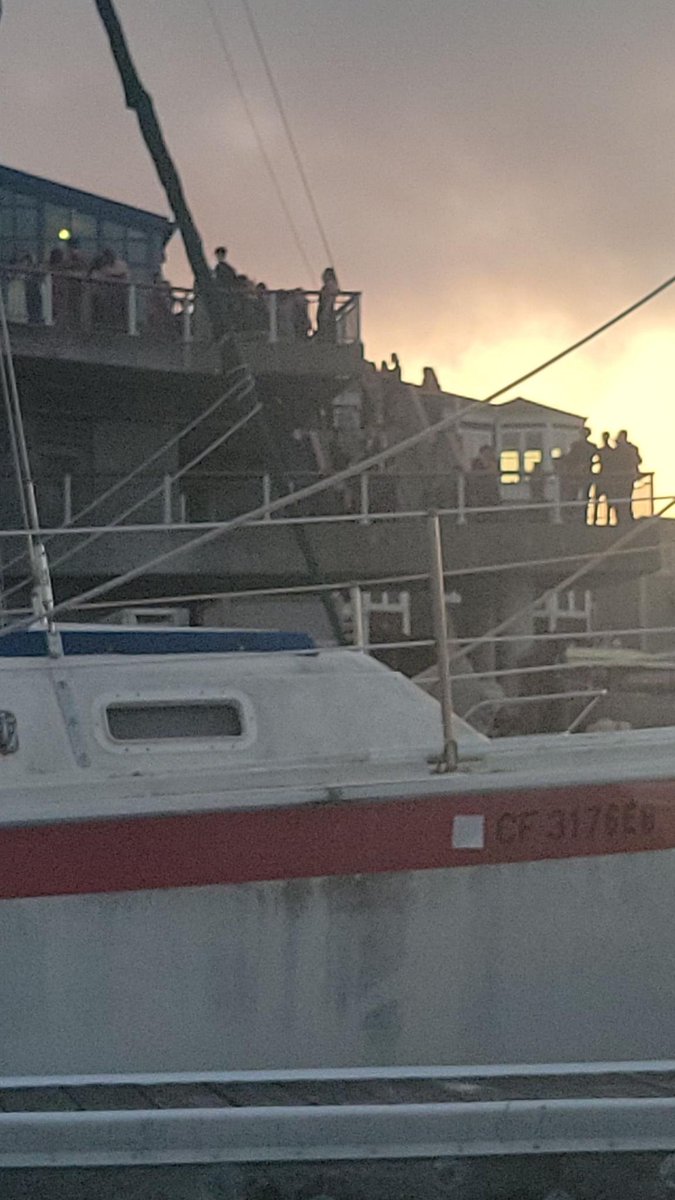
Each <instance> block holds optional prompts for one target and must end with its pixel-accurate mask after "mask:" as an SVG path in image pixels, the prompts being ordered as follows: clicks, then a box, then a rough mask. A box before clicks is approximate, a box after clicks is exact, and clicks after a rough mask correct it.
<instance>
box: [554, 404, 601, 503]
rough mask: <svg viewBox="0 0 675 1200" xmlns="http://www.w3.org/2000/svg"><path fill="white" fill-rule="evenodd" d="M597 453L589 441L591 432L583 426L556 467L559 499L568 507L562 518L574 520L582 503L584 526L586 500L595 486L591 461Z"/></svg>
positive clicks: (596, 448) (595, 447)
mask: <svg viewBox="0 0 675 1200" xmlns="http://www.w3.org/2000/svg"><path fill="white" fill-rule="evenodd" d="M597 452H598V447H597V446H596V445H595V443H594V442H592V441H591V431H590V429H588V428H587V427H586V426H585V425H584V427H583V429H581V430H580V432H579V436H578V437H577V438H576V440H575V441H574V442H572V445H571V446H570V448H569V450H568V451H567V454H565V455H564V456H563V457H562V458H561V459H559V460H558V462H559V464H560V465H559V467H558V470H559V474H560V499H561V501H562V502H563V505H567V506H568V507H565V508H563V516H564V517H565V518H567V519H568V520H574V518H575V517H576V515H577V513H578V512H579V507H576V505H578V503H579V501H584V502H585V503H584V504H583V506H581V519H582V521H583V522H584V525H585V524H586V520H587V514H588V500H589V497H590V494H591V489H592V488H593V486H594V484H595V477H594V475H593V460H594V458H595V456H596V454H597Z"/></svg>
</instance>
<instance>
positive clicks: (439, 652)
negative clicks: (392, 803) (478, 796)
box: [427, 512, 457, 774]
mask: <svg viewBox="0 0 675 1200" xmlns="http://www.w3.org/2000/svg"><path fill="white" fill-rule="evenodd" d="M427 536H428V540H429V583H430V586H431V612H432V616H433V629H434V641H435V643H436V658H437V662H438V680H439V698H440V702H441V721H442V725H443V753H442V754H441V757H440V758H439V760H438V763H437V767H436V769H437V771H438V773H439V774H447V773H448V772H450V771H456V770H457V743H456V741H455V738H454V731H453V727H452V685H451V683H450V655H449V654H448V615H447V611H446V607H445V579H444V576H443V545H442V542H441V522H440V517H439V515H438V513H437V512H432V513H429V516H428V517H427Z"/></svg>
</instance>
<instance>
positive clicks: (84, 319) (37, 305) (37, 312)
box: [0, 265, 361, 346]
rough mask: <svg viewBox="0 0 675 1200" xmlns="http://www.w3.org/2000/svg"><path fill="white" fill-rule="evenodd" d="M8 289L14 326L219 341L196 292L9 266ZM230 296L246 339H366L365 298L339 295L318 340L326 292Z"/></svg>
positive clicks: (5, 273)
mask: <svg viewBox="0 0 675 1200" xmlns="http://www.w3.org/2000/svg"><path fill="white" fill-rule="evenodd" d="M0 286H1V287H2V289H3V295H4V298H5V304H6V307H7V316H8V320H9V322H10V324H16V325H31V326H47V327H56V328H57V329H63V330H64V331H68V332H71V333H80V334H82V335H85V336H92V335H94V334H98V333H104V334H111V333H112V334H114V333H118V334H126V335H127V336H128V337H151V338H154V339H157V340H164V341H179V342H185V343H190V342H193V341H194V342H210V341H212V336H211V327H210V323H209V320H208V316H207V313H206V309H205V307H204V305H203V303H202V302H201V301H200V299H199V296H198V294H197V293H196V292H195V291H194V289H192V288H181V287H173V286H171V285H170V284H169V283H160V284H145V283H137V282H134V281H129V280H127V279H115V278H106V277H104V276H101V277H98V276H96V275H95V274H91V275H88V274H86V273H84V272H79V273H78V272H74V271H67V270H62V271H44V270H41V269H38V268H31V267H16V266H6V265H2V266H0ZM222 297H223V310H224V313H225V315H226V317H227V320H228V323H229V325H230V327H231V328H232V329H233V331H234V332H235V333H236V334H237V335H238V336H239V337H241V338H243V339H244V340H251V341H256V340H258V341H263V342H267V343H272V344H274V343H277V342H308V341H314V340H316V341H317V343H318V344H322V345H328V344H330V343H331V342H332V343H333V344H335V345H339V346H347V345H355V344H357V343H359V342H360V340H361V293H360V292H340V293H339V295H338V297H337V299H336V303H335V323H334V327H332V329H331V333H330V335H329V336H327V335H326V332H325V330H324V331H323V333H322V334H321V336H319V335H318V334H317V319H316V315H317V308H318V302H319V292H318V291H303V290H302V289H300V288H296V289H294V290H292V291H291V290H283V289H281V290H274V291H265V292H262V293H260V292H254V291H249V290H245V289H242V290H241V291H228V292H223V293H222Z"/></svg>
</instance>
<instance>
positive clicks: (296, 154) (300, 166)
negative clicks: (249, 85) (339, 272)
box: [241, 0, 335, 266]
mask: <svg viewBox="0 0 675 1200" xmlns="http://www.w3.org/2000/svg"><path fill="white" fill-rule="evenodd" d="M241 5H242V8H243V10H244V13H245V15H246V20H247V21H248V25H249V29H250V30H251V33H252V34H253V40H254V41H255V44H256V47H257V49H258V53H259V55H260V58H261V61H262V64H263V67H264V69H265V74H266V76H267V82H268V83H269V85H270V89H271V91H272V95H273V96H274V101H275V104H276V106H277V109H278V112H279V116H280V118H281V123H282V125H283V127H284V131H285V133H286V137H287V138H288V144H289V146H290V148H291V153H292V155H293V160H294V162H295V165H296V167H297V170H298V175H299V176H300V179H301V181H302V186H303V188H304V191H305V195H306V197H307V202H308V204H309V207H310V209H311V211H312V216H313V217H314V221H315V223H316V227H317V229H318V231H319V237H320V238H321V242H322V244H323V248H324V251H325V253H326V256H327V258H328V263H332V265H333V266H335V256H334V254H333V251H332V249H331V245H330V242H329V240H328V235H327V233H326V229H325V226H324V224H323V221H322V220H321V215H320V213H319V208H318V205H317V202H316V199H315V196H314V192H313V190H312V186H311V184H310V182H309V179H308V177H307V172H306V170H305V166H304V163H303V161H302V157H301V154H300V150H299V148H298V144H297V142H296V140H295V137H294V136H293V130H292V129H291V123H290V121H289V119H288V115H287V113H286V109H285V106H284V103H283V101H282V99H281V93H280V92H279V88H278V85H277V82H276V79H275V77H274V74H273V72H272V67H271V65H270V61H269V58H268V57H267V52H266V50H265V46H264V43H263V40H262V36H261V33H260V30H259V28H258V25H257V22H256V20H255V18H254V16H253V12H252V10H251V6H250V4H249V0H241Z"/></svg>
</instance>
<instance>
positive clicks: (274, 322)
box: [269, 292, 279, 342]
mask: <svg viewBox="0 0 675 1200" xmlns="http://www.w3.org/2000/svg"><path fill="white" fill-rule="evenodd" d="M277 299H278V297H277V293H276V292H270V294H269V314H270V342H278V341H279V320H278V317H279V310H278V306H277Z"/></svg>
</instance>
